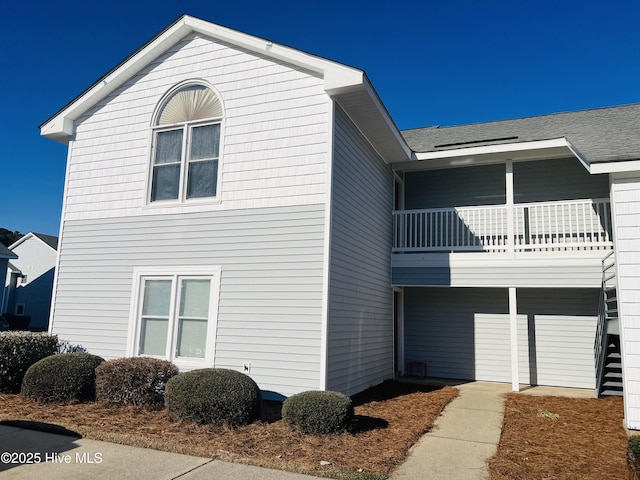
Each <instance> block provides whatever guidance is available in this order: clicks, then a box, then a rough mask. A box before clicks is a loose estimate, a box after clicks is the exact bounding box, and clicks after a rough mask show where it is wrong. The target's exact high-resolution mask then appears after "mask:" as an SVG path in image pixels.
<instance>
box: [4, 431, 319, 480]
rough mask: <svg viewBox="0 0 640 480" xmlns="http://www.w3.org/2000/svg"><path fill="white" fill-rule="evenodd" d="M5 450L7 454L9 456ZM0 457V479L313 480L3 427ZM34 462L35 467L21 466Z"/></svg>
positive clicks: (264, 470)
mask: <svg viewBox="0 0 640 480" xmlns="http://www.w3.org/2000/svg"><path fill="white" fill-rule="evenodd" d="M5 452H8V453H9V457H7V453H5ZM3 454H4V456H3ZM36 455H37V457H36ZM0 457H1V458H0V479H2V480H4V479H11V480H14V479H15V480H43V479H46V480H80V479H83V480H84V479H92V480H118V479H127V480H170V479H177V478H179V479H180V480H183V479H184V480H205V479H207V480H209V479H225V480H227V479H228V480H236V479H237V480H314V479H316V478H317V477H312V476H308V475H300V474H295V473H289V472H283V471H280V470H270V469H267V468H259V467H252V466H249V465H242V464H239V463H228V462H221V461H219V460H212V459H209V458H200V457H192V456H190V455H179V454H176V453H167V452H160V451H157V450H151V449H145V448H136V447H129V446H126V445H119V444H116V443H109V442H99V441H96V440H88V439H85V438H76V437H71V436H67V435H56V434H52V433H44V432H39V431H35V430H29V429H24V428H16V427H9V426H5V425H0ZM11 457H13V458H11ZM37 461H39V463H30V464H29V463H27V462H37ZM11 462H13V463H11Z"/></svg>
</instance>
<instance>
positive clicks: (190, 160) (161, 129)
mask: <svg viewBox="0 0 640 480" xmlns="http://www.w3.org/2000/svg"><path fill="white" fill-rule="evenodd" d="M156 118H157V120H156V124H155V126H154V134H153V149H152V174H151V194H150V201H151V202H157V201H162V200H178V201H184V200H188V199H191V198H203V197H215V196H216V195H217V185H218V161H219V155H220V121H221V119H222V105H221V103H220V100H219V99H218V97H217V95H216V94H215V93H214V92H213V91H212V90H211V89H209V88H207V87H205V86H202V85H187V86H185V87H182V88H180V89H178V90H177V91H175V92H173V93H172V94H171V95H170V96H169V97H168V98H167V99H166V100H165V102H164V105H162V108H161V109H160V111H159V113H158V115H157V117H156Z"/></svg>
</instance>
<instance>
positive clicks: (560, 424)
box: [488, 394, 632, 480]
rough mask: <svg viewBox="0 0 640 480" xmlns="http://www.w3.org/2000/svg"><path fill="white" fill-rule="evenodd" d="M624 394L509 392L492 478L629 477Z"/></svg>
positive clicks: (553, 479) (492, 459) (490, 464)
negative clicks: (586, 395)
mask: <svg viewBox="0 0 640 480" xmlns="http://www.w3.org/2000/svg"><path fill="white" fill-rule="evenodd" d="M622 422H623V403H622V398H621V397H614V398H606V399H596V398H567V397H550V396H533V395H523V394H507V395H506V401H505V416H504V421H503V425H502V435H501V437H500V443H499V445H498V451H497V452H496V454H495V455H494V456H493V457H492V458H491V459H489V461H488V465H489V471H490V472H491V478H492V480H507V479H508V480H518V479H527V480H528V479H533V478H535V479H545V480H560V479H580V480H584V479H593V480H603V479H626V478H632V477H630V476H629V475H630V471H629V467H628V466H627V463H626V452H627V435H626V432H625V430H624V428H623V423H622Z"/></svg>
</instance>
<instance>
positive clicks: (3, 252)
mask: <svg viewBox="0 0 640 480" xmlns="http://www.w3.org/2000/svg"><path fill="white" fill-rule="evenodd" d="M0 258H8V259H12V258H18V256H17V255H16V254H15V253H13V252H12V251H11V250H9V249H8V248H7V247H5V246H4V245H3V244H2V243H0Z"/></svg>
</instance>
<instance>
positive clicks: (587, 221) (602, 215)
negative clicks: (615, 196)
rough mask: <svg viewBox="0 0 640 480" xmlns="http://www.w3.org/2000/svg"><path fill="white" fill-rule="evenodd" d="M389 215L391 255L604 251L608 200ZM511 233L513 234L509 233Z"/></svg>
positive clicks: (610, 245) (608, 242)
mask: <svg viewBox="0 0 640 480" xmlns="http://www.w3.org/2000/svg"><path fill="white" fill-rule="evenodd" d="M509 210H510V209H509V207H508V206H506V205H491V206H481V207H454V208H430V209H423V210H398V211H394V212H393V224H394V245H393V251H394V252H428V251H451V252H453V251H498V252H507V251H552V250H608V249H611V248H613V242H612V240H611V208H610V204H609V200H606V199H601V200H572V201H562V202H544V203H520V204H516V205H514V206H513V207H512V212H513V222H512V224H511V225H510V223H511V222H509V218H508V217H509ZM510 230H511V231H512V233H511V234H510Z"/></svg>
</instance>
